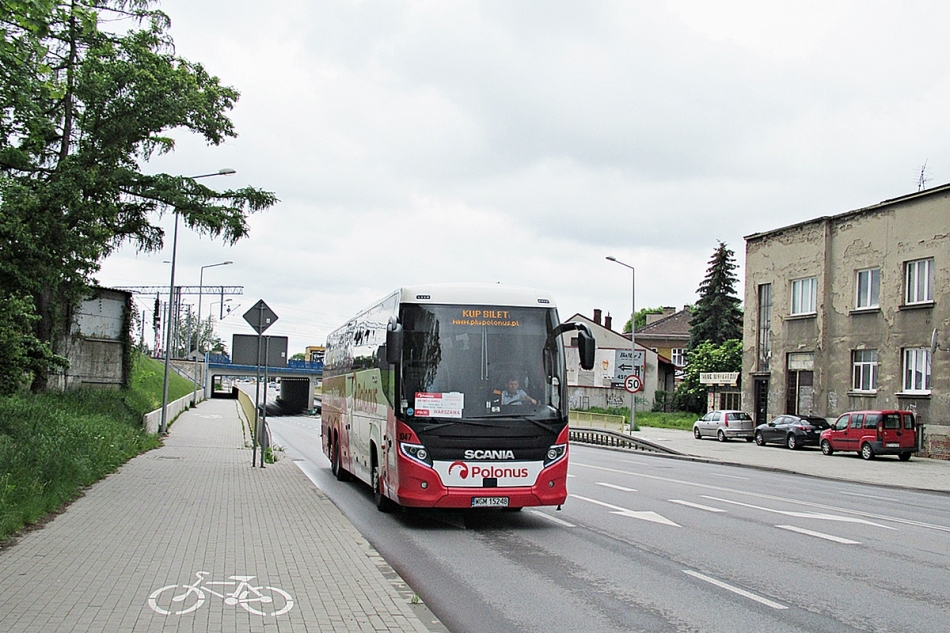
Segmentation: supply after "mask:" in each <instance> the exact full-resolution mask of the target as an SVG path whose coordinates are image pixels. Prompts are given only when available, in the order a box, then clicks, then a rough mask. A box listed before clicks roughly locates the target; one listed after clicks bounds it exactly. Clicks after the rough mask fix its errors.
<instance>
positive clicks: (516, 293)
mask: <svg viewBox="0 0 950 633" xmlns="http://www.w3.org/2000/svg"><path fill="white" fill-rule="evenodd" d="M396 292H397V294H398V295H399V301H400V303H419V304H439V303H443V304H466V305H506V306H518V307H532V308H536V307H539V306H540V307H545V308H554V307H556V306H555V303H554V297H553V295H551V293H550V292H547V291H544V290H535V289H534V288H524V287H521V286H507V285H505V284H489V283H437V284H420V285H417V286H406V287H403V288H400V289H399V290H397V291H396Z"/></svg>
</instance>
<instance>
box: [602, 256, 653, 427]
mask: <svg viewBox="0 0 950 633" xmlns="http://www.w3.org/2000/svg"><path fill="white" fill-rule="evenodd" d="M607 259H608V260H610V261H612V262H614V263H615V264H620V265H621V266H626V267H627V268H629V269H630V272H631V279H632V280H633V283H632V285H631V290H630V306H631V307H630V353H631V358H630V362H631V363H633V372H634V373H637V361H636V359H637V343H636V337H635V331H636V324H635V323H634V321H635V320H636V316H637V270H636V269H635V268H634V267H633V266H631V265H630V264H625V263H623V262H622V261H620V260H619V259H617V258H616V257H614V256H613V255H608V256H607ZM644 378H645V377H644V376H640V380H643V379H644ZM636 406H637V394H635V393H631V394H630V430H631V431H639V430H640V429H639V428H637V410H636Z"/></svg>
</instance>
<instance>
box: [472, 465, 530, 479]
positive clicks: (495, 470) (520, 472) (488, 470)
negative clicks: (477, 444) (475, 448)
mask: <svg viewBox="0 0 950 633" xmlns="http://www.w3.org/2000/svg"><path fill="white" fill-rule="evenodd" d="M469 473H470V474H471V476H472V477H482V478H483V479H490V478H495V479H503V478H505V477H514V478H517V479H524V478H525V477H527V476H528V469H527V468H499V467H497V466H472V468H471V470H470V471H469Z"/></svg>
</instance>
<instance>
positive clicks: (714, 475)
mask: <svg viewBox="0 0 950 633" xmlns="http://www.w3.org/2000/svg"><path fill="white" fill-rule="evenodd" d="M709 474H710V475H712V476H713V477H728V478H729V479H743V480H745V481H749V478H748V477H740V476H739V475H725V474H723V473H709Z"/></svg>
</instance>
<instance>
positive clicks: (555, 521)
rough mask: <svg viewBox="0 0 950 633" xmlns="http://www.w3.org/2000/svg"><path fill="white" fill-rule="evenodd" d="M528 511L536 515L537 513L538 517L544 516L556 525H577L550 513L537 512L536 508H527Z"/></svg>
mask: <svg viewBox="0 0 950 633" xmlns="http://www.w3.org/2000/svg"><path fill="white" fill-rule="evenodd" d="M529 512H530V513H531V514H536V515H538V516H539V517H544V518H545V519H547V520H548V521H553V522H554V523H557V524H558V525H563V526H564V527H577V526H576V525H574V524H573V523H568V522H567V521H565V520H564V519H559V518H557V517H555V516H551V515H550V514H548V513H547V512H539V511H538V510H529Z"/></svg>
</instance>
